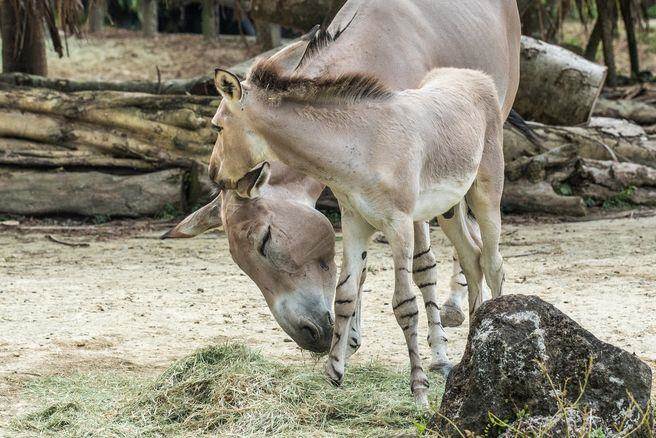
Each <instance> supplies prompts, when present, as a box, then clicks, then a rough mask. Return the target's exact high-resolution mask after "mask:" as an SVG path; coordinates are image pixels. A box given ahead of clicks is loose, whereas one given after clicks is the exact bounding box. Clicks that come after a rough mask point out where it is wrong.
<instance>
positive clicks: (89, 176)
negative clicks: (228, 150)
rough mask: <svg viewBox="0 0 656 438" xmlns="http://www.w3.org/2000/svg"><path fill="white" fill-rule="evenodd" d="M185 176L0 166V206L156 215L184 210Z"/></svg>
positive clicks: (15, 210) (36, 211)
mask: <svg viewBox="0 0 656 438" xmlns="http://www.w3.org/2000/svg"><path fill="white" fill-rule="evenodd" d="M184 180H185V172H184V171H183V170H182V169H168V170H162V171H159V172H151V173H145V174H139V175H112V174H108V173H101V172H95V171H93V172H42V171H35V170H26V169H15V168H7V167H0V206H1V207H0V209H1V210H2V212H3V213H10V214H25V215H67V214H77V215H83V216H96V215H109V216H123V217H139V216H154V215H157V214H160V213H161V212H163V211H165V210H170V209H175V210H177V211H183V209H184V207H185V198H184V193H185V192H184V187H183V183H184Z"/></svg>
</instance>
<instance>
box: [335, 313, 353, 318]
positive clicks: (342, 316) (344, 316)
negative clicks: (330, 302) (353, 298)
mask: <svg viewBox="0 0 656 438" xmlns="http://www.w3.org/2000/svg"><path fill="white" fill-rule="evenodd" d="M337 317H338V318H350V317H351V315H341V314H339V313H338V314H337Z"/></svg>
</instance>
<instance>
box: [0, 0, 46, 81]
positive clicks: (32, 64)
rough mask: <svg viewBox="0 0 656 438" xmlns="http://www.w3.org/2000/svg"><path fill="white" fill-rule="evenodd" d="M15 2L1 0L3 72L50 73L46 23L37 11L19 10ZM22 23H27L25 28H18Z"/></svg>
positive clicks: (0, 23)
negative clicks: (47, 57)
mask: <svg viewBox="0 0 656 438" xmlns="http://www.w3.org/2000/svg"><path fill="white" fill-rule="evenodd" d="M13 4H14V2H11V1H9V0H0V29H1V30H2V72H3V73H12V72H23V73H28V74H34V75H40V76H47V75H48V62H47V59H46V42H45V35H44V29H43V23H42V22H41V20H40V19H39V18H38V17H36V16H35V14H34V13H29V12H27V11H25V10H20V11H16V10H15V9H14V7H13ZM35 7H36V6H35ZM19 23H20V24H23V25H24V29H20V28H19ZM21 35H22V38H21V37H20V36H21Z"/></svg>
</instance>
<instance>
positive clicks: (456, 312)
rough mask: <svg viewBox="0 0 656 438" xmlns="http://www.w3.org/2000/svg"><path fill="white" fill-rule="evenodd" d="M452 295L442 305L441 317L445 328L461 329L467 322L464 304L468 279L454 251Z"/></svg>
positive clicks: (451, 282)
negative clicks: (463, 308) (463, 309)
mask: <svg viewBox="0 0 656 438" xmlns="http://www.w3.org/2000/svg"><path fill="white" fill-rule="evenodd" d="M449 288H450V289H451V293H450V294H449V296H448V298H447V299H446V301H445V302H444V304H442V309H441V310H440V317H441V318H442V324H444V326H445V327H459V326H461V325H462V323H463V322H464V321H465V313H464V312H463V311H462V303H463V301H465V297H466V296H467V279H466V278H465V273H464V272H463V271H462V268H461V267H460V262H459V261H458V252H457V251H456V249H455V248H454V249H453V270H452V274H451V281H450V282H449Z"/></svg>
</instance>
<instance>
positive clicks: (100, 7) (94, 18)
mask: <svg viewBox="0 0 656 438" xmlns="http://www.w3.org/2000/svg"><path fill="white" fill-rule="evenodd" d="M106 16H107V2H106V0H91V8H89V18H88V20H89V32H90V33H99V32H102V31H104V30H105V17H106Z"/></svg>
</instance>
